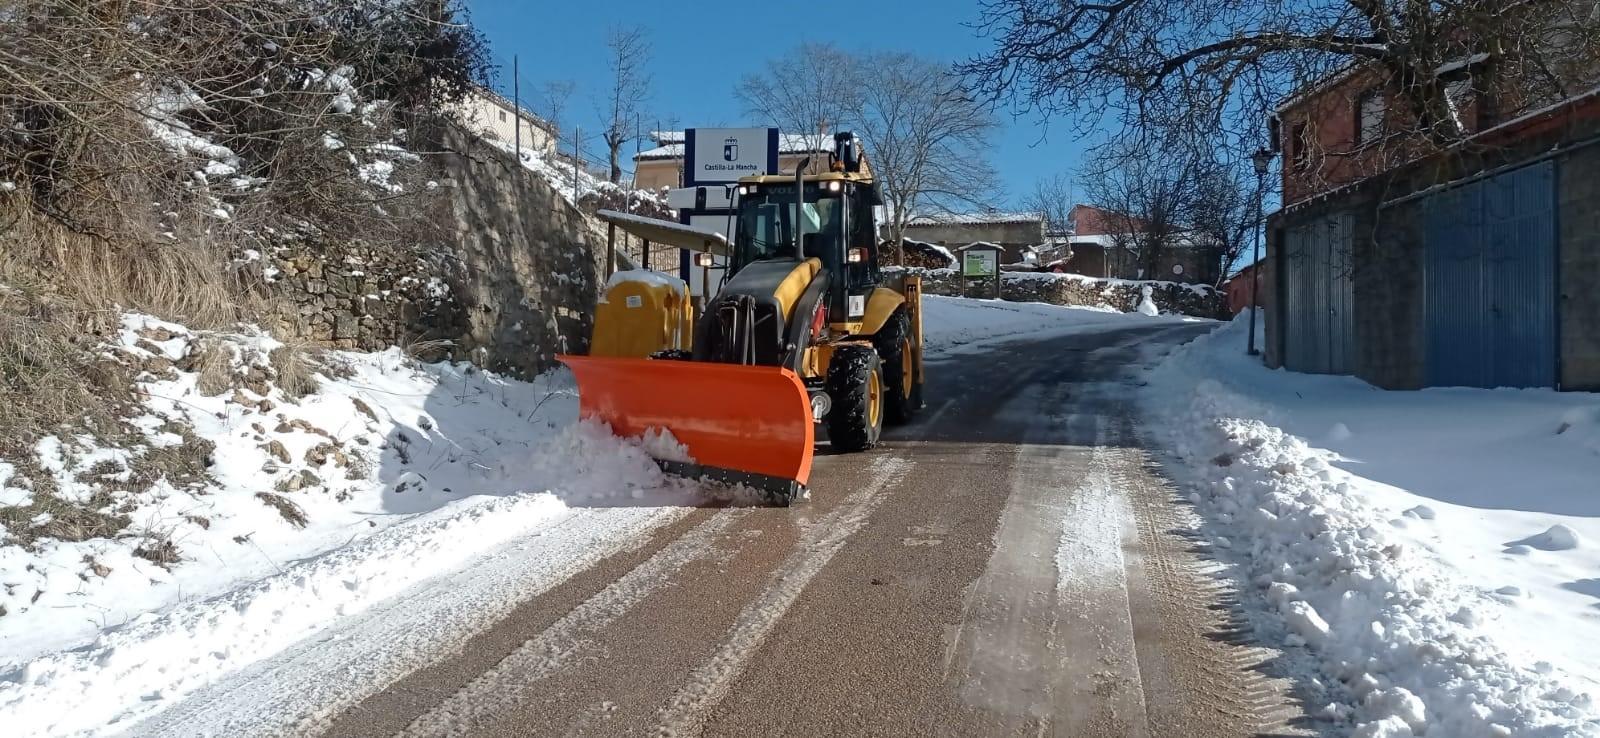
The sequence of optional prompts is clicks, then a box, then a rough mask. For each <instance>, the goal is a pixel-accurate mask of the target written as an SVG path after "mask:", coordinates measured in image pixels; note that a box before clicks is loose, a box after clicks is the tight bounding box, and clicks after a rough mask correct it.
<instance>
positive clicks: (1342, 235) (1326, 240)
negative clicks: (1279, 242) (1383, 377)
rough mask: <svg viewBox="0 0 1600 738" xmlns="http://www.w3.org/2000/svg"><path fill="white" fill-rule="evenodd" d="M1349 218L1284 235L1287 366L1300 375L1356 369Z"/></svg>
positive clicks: (1324, 220) (1327, 218)
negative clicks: (1354, 367)
mask: <svg viewBox="0 0 1600 738" xmlns="http://www.w3.org/2000/svg"><path fill="white" fill-rule="evenodd" d="M1351 235H1352V234H1351V229H1350V215H1349V214H1348V213H1339V214H1335V215H1329V216H1324V217H1321V218H1318V219H1316V220H1314V221H1312V222H1310V223H1307V224H1305V225H1301V226H1297V227H1295V228H1291V229H1289V231H1288V232H1287V233H1285V234H1284V272H1285V274H1284V291H1283V296H1284V306H1283V312H1282V315H1283V317H1284V337H1283V341H1284V366H1285V367H1286V368H1288V369H1290V370H1293V371H1297V372H1312V373H1317V374H1349V373H1350V372H1351V370H1352V366H1351V361H1350V357H1351V354H1352V345H1353V340H1352V339H1353V335H1354V331H1353V330H1352V325H1351V315H1352V312H1353V311H1352V309H1351V303H1352V300H1351V281H1350V270H1351V268H1352V263H1351V259H1350V247H1351Z"/></svg>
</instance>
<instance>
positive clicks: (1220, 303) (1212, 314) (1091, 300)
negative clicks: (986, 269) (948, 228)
mask: <svg viewBox="0 0 1600 738" xmlns="http://www.w3.org/2000/svg"><path fill="white" fill-rule="evenodd" d="M889 271H894V270H889ZM909 271H910V272H911V273H914V274H919V275H921V276H922V284H923V291H924V292H925V293H927V294H930V295H946V296H951V297H992V296H993V295H992V292H993V289H994V288H993V282H975V281H974V282H969V281H968V280H966V279H964V278H963V277H961V275H960V274H959V273H957V272H956V271H955V270H953V269H916V268H912V269H910V270H909ZM1000 285H1001V286H1000V299H1003V300H1010V301H1012V302H1043V303H1049V304H1051V305H1077V306H1084V307H1109V308H1112V309H1114V310H1120V311H1122V312H1133V311H1135V310H1137V309H1138V307H1139V303H1140V301H1141V300H1142V299H1143V296H1144V291H1145V290H1146V289H1149V290H1150V301H1151V302H1152V303H1154V304H1155V306H1156V308H1157V309H1159V310H1160V311H1161V312H1163V313H1181V314H1183V315H1193V316H1195V317H1200V318H1218V319H1225V318H1227V316H1228V300H1227V296H1226V295H1224V294H1223V293H1222V292H1220V291H1218V290H1216V289H1213V288H1211V287H1208V286H1205V285H1190V284H1180V283H1177V282H1135V281H1128V280H1121V279H1096V278H1093V277H1084V276H1080V275H1076V274H1050V273H1038V272H1003V273H1002V274H1001V281H1000Z"/></svg>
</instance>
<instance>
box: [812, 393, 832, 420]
mask: <svg viewBox="0 0 1600 738" xmlns="http://www.w3.org/2000/svg"><path fill="white" fill-rule="evenodd" d="M832 409H833V398H831V397H829V396H828V393H826V392H818V393H816V394H814V395H812V396H811V419H812V420H815V421H817V422H818V423H820V422H822V419H823V418H826V417H828V411H829V410H832Z"/></svg>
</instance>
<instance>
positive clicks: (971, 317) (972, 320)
mask: <svg viewBox="0 0 1600 738" xmlns="http://www.w3.org/2000/svg"><path fill="white" fill-rule="evenodd" d="M922 304H923V317H922V330H923V334H924V341H925V342H926V344H927V350H928V353H930V354H952V353H957V352H959V351H976V350H980V349H982V348H984V347H986V346H989V345H992V344H994V343H996V342H997V341H1003V340H1005V339H1007V338H1011V337H1014V336H1018V335H1021V334H1025V333H1028V334H1037V333H1043V334H1046V335H1050V334H1068V333H1073V332H1077V331H1082V330H1095V329H1101V328H1108V327H1112V326H1123V327H1131V326H1140V325H1159V324H1162V323H1172V324H1179V323H1197V322H1209V321H1204V320H1203V319H1201V318H1188V317H1183V316H1146V315H1141V314H1138V313H1123V312H1119V311H1116V310H1113V309H1111V308H1090V307H1063V306H1060V305H1046V304H1043V303H1034V302H1010V301H1007V300H972V299H966V298H961V297H941V296H938V295H929V294H924V295H923V296H922Z"/></svg>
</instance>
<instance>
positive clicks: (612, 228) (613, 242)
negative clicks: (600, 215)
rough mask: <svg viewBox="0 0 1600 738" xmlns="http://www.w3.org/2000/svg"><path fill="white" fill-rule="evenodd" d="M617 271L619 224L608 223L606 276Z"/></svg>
mask: <svg viewBox="0 0 1600 738" xmlns="http://www.w3.org/2000/svg"><path fill="white" fill-rule="evenodd" d="M616 273H617V224H616V223H607V224H606V278H607V279H610V278H611V275H613V274H616Z"/></svg>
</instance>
